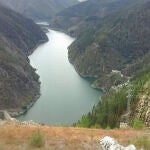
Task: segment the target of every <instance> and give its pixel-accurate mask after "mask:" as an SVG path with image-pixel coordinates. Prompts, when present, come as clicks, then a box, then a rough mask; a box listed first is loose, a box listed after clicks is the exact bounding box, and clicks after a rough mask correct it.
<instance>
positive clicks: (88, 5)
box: [50, 0, 135, 36]
mask: <svg viewBox="0 0 150 150" xmlns="http://www.w3.org/2000/svg"><path fill="white" fill-rule="evenodd" d="M134 2H135V0H124V1H122V0H113V1H112V0H88V1H85V2H82V3H79V4H77V5H75V6H72V7H69V8H68V9H65V10H64V11H62V12H60V13H58V14H57V15H56V16H54V17H53V18H52V19H51V21H50V26H51V27H53V28H58V29H63V30H66V31H68V32H69V33H71V34H75V36H76V35H78V34H82V33H83V32H84V29H85V28H87V27H88V26H89V24H92V25H93V26H95V24H96V22H97V21H99V20H100V19H102V18H104V17H106V16H107V15H109V14H111V13H113V12H115V11H117V10H119V9H122V8H124V7H125V6H127V5H129V4H132V3H134Z"/></svg>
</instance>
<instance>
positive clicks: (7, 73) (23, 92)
mask: <svg viewBox="0 0 150 150" xmlns="http://www.w3.org/2000/svg"><path fill="white" fill-rule="evenodd" d="M47 40H48V39H47V36H46V35H45V33H44V32H43V31H42V30H41V29H40V27H38V26H37V25H36V24H34V22H33V21H31V20H29V19H26V18H24V17H23V16H21V15H19V14H17V13H15V12H13V11H11V10H9V9H6V8H4V7H2V6H0V109H1V110H4V109H7V110H11V111H19V110H20V109H22V108H24V109H25V108H26V106H27V105H28V104H30V103H31V102H32V101H33V100H36V99H37V97H38V96H39V91H40V89H39V87H40V86H39V85H40V84H39V81H38V78H39V77H38V75H37V74H36V73H35V69H33V68H32V67H31V66H30V64H29V60H28V58H27V55H29V54H31V52H32V51H33V49H34V47H35V46H37V44H40V43H42V42H46V41H47Z"/></svg>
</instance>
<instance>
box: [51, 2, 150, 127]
mask: <svg viewBox="0 0 150 150" xmlns="http://www.w3.org/2000/svg"><path fill="white" fill-rule="evenodd" d="M71 10H74V11H71ZM149 20H150V1H149V0H138V1H128V0H125V1H119V0H115V1H110V0H107V1H103V0H100V1H97V0H94V1H86V2H84V3H82V4H78V7H77V6H73V7H71V8H68V9H66V10H65V11H63V12H62V13H59V14H57V16H56V17H55V18H54V19H52V20H51V25H52V26H55V27H56V28H60V29H64V30H65V31H67V32H68V33H70V34H71V35H73V36H76V37H77V39H76V41H75V42H74V43H73V44H72V45H71V46H70V47H69V60H70V62H71V63H72V64H73V65H74V67H75V69H76V71H77V72H78V73H79V74H80V75H81V76H83V77H94V78H96V80H95V82H94V83H93V85H92V86H93V87H94V88H98V89H103V90H104V91H106V94H104V96H103V97H102V101H101V102H99V104H98V105H97V106H95V107H94V108H93V110H92V112H91V113H89V114H88V115H85V116H83V118H82V120H81V121H79V122H78V124H77V125H79V126H86V127H92V126H99V127H103V128H106V127H108V126H109V127H111V128H114V127H118V126H119V123H120V121H121V119H122V118H121V117H122V115H124V114H125V113H126V109H127V97H126V96H127V87H126V84H127V80H128V78H127V76H128V77H132V80H131V84H132V87H133V91H132V92H133V93H132V100H131V108H132V109H131V110H132V112H131V114H130V120H131V122H130V124H131V125H132V123H133V122H134V121H133V120H134V119H135V118H138V119H139V120H142V121H143V122H144V123H145V124H146V125H147V126H149V125H150V124H149V123H150V118H149V111H150V110H149V108H148V106H149V79H150V78H149V73H150V72H149V70H150V59H149V58H150V42H149V41H150V28H149V27H150V22H149ZM112 70H115V71H114V72H117V73H113V71H112ZM118 71H120V72H119V73H118ZM112 89H113V90H112ZM114 89H115V90H114ZM116 89H117V92H116ZM118 89H119V90H118ZM143 91H144V92H143ZM145 97H146V98H145ZM147 114H148V115H147Z"/></svg>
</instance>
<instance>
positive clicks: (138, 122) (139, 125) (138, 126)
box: [133, 119, 145, 129]
mask: <svg viewBox="0 0 150 150" xmlns="http://www.w3.org/2000/svg"><path fill="white" fill-rule="evenodd" d="M144 126H145V125H144V123H143V122H142V121H141V120H138V119H135V120H134V123H133V128H134V129H142V128H144Z"/></svg>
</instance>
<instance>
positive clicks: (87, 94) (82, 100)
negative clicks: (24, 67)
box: [19, 30, 101, 125]
mask: <svg viewBox="0 0 150 150" xmlns="http://www.w3.org/2000/svg"><path fill="white" fill-rule="evenodd" d="M47 36H48V38H49V42H47V43H45V44H42V45H40V46H39V47H38V48H37V49H36V50H35V51H34V53H33V54H32V55H31V56H30V57H29V59H30V61H31V65H32V66H33V67H35V68H36V69H37V73H38V74H39V75H40V81H41V97H40V98H39V100H38V101H37V102H36V103H35V104H34V106H33V107H32V108H31V109H30V110H29V111H28V112H27V113H26V114H25V115H23V116H21V117H19V119H20V120H34V121H36V122H39V123H45V124H49V125H71V124H73V123H74V122H76V121H77V120H79V119H80V118H81V116H82V115H83V114H85V113H87V112H89V111H91V110H92V107H93V105H94V104H97V102H98V101H99V96H100V95H101V92H100V91H97V90H94V89H92V88H91V86H90V82H89V81H87V80H85V79H83V78H81V77H80V76H79V75H78V74H77V73H76V72H75V69H74V68H73V66H72V65H71V64H70V63H69V61H68V50H67V47H68V46H69V45H70V44H71V43H72V42H73V41H74V39H73V38H72V37H70V36H68V35H66V34H64V33H61V32H57V31H54V30H49V33H47Z"/></svg>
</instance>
